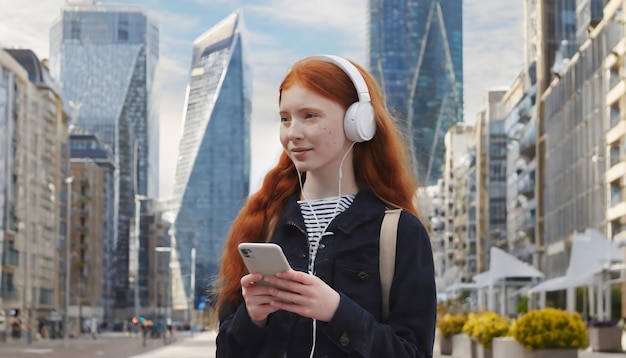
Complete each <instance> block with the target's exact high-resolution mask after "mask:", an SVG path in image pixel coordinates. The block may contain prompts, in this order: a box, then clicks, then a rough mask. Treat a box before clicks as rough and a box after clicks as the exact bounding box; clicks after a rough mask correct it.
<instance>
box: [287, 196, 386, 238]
mask: <svg viewBox="0 0 626 358" xmlns="http://www.w3.org/2000/svg"><path fill="white" fill-rule="evenodd" d="M299 196H300V193H299V192H297V193H295V194H294V195H292V196H291V197H290V198H289V200H288V201H287V204H286V205H285V209H284V211H283V215H282V218H281V220H280V221H279V225H280V226H283V225H295V226H297V227H298V228H300V229H301V230H303V231H304V230H305V228H306V226H305V224H304V219H303V218H302V213H301V211H300V205H299V204H298V198H299ZM384 211H385V204H384V203H383V202H382V201H381V200H380V199H378V197H376V196H375V195H374V194H373V193H372V192H371V191H369V190H367V189H361V190H359V192H358V193H357V194H356V197H355V198H354V202H352V205H350V207H348V209H346V211H344V212H343V213H340V214H339V215H337V217H336V218H335V219H334V220H333V221H332V222H331V223H330V226H329V227H328V230H329V231H332V230H334V229H339V230H342V231H344V232H346V233H350V232H352V230H354V228H355V227H358V226H359V225H362V224H363V223H366V222H368V221H371V220H374V219H375V218H377V217H380V215H381V214H382V213H383V212H384Z"/></svg>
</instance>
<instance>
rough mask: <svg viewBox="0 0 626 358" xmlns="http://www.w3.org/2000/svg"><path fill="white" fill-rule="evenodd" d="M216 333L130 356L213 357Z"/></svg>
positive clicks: (201, 333) (150, 357) (169, 357)
mask: <svg viewBox="0 0 626 358" xmlns="http://www.w3.org/2000/svg"><path fill="white" fill-rule="evenodd" d="M216 334H217V332H215V331H210V332H199V333H195V334H194V337H193V338H191V337H186V338H181V339H179V340H178V342H176V343H175V344H172V345H168V346H165V347H161V348H159V349H155V350H153V351H151V352H146V353H143V354H139V355H136V356H133V357H130V358H176V357H180V358H215V337H216ZM3 358H4V357H3Z"/></svg>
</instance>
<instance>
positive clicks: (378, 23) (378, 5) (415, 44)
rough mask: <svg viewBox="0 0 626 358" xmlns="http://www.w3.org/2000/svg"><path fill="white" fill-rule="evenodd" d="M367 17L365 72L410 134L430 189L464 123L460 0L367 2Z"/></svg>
mask: <svg viewBox="0 0 626 358" xmlns="http://www.w3.org/2000/svg"><path fill="white" fill-rule="evenodd" d="M369 13H370V39H369V51H370V53H369V67H370V70H371V72H372V73H373V74H374V77H376V79H377V80H378V82H379V84H380V86H381V87H382V88H383V90H384V92H385V95H386V97H387V105H388V106H389V108H390V109H391V110H392V111H393V112H394V113H395V115H396V116H397V117H398V118H399V119H400V121H401V122H402V123H404V125H405V129H406V133H410V134H411V138H410V139H411V141H410V146H411V154H412V156H413V160H414V162H416V167H417V173H416V177H417V179H418V181H419V183H420V184H422V185H427V184H428V185H434V184H436V183H437V179H439V178H441V176H442V168H443V159H444V157H445V155H444V152H445V147H444V141H443V138H444V135H445V133H446V131H447V130H448V128H450V126H452V125H453V124H455V123H458V122H461V121H462V120H463V11H462V0H445V1H441V0H393V1H392V0H370V12H369Z"/></svg>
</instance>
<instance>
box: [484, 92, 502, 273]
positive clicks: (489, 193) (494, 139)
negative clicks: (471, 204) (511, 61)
mask: <svg viewBox="0 0 626 358" xmlns="http://www.w3.org/2000/svg"><path fill="white" fill-rule="evenodd" d="M505 93H506V91H504V90H491V91H488V92H487V96H486V103H485V109H484V110H483V111H481V112H480V113H479V114H478V117H477V119H476V190H477V193H476V195H477V206H478V207H477V217H476V233H477V243H476V251H477V256H478V257H477V271H478V272H484V271H485V270H488V269H489V267H488V263H489V251H490V249H491V247H492V246H496V247H499V248H503V247H505V246H506V144H507V139H506V135H505V134H504V121H503V116H502V110H501V100H502V98H503V96H504V94H505Z"/></svg>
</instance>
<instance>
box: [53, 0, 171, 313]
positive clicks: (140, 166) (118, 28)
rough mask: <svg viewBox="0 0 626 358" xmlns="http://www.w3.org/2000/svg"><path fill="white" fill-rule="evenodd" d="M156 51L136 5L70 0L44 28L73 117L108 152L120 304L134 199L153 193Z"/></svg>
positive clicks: (155, 34)
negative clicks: (112, 170)
mask: <svg viewBox="0 0 626 358" xmlns="http://www.w3.org/2000/svg"><path fill="white" fill-rule="evenodd" d="M158 58H159V30H158V27H157V25H156V23H155V22H154V21H153V20H152V19H151V18H150V17H149V16H148V14H147V13H146V12H145V11H144V10H142V9H141V8H139V7H131V6H112V5H101V4H95V1H80V2H78V1H76V2H73V1H69V2H68V3H67V4H66V6H65V7H64V8H63V10H62V12H61V17H60V18H59V19H58V20H57V21H56V22H55V23H54V24H53V25H52V28H51V33H50V69H51V72H52V75H53V76H54V77H55V78H57V79H58V80H59V81H60V83H61V86H62V91H63V98H64V100H65V101H67V103H68V104H69V105H70V106H71V107H72V108H73V113H71V115H72V117H73V121H74V123H73V124H74V125H76V126H79V127H81V128H83V129H85V130H86V131H87V132H89V133H92V134H95V135H97V136H98V138H99V139H100V140H101V142H102V144H103V145H106V146H107V147H109V148H111V150H112V152H113V158H114V164H115V170H116V173H115V174H116V178H115V190H116V207H117V209H116V213H117V217H116V219H115V220H116V222H117V223H116V224H115V225H116V227H117V232H116V239H115V240H114V242H115V243H116V248H115V249H116V254H115V257H116V260H117V261H116V263H115V267H116V270H117V271H116V273H115V283H114V285H115V291H116V294H115V295H116V297H115V298H116V306H117V307H119V308H122V307H126V306H128V305H132V302H133V301H132V300H133V294H132V293H130V294H129V291H130V290H129V269H128V267H129V245H128V243H129V236H130V235H129V227H130V221H131V219H132V218H133V216H134V200H133V199H134V197H135V194H139V195H148V196H151V197H155V196H157V194H158V174H159V170H158V152H159V147H158V140H159V134H158V133H159V116H158V113H159V112H158V103H157V101H156V90H157V88H158V85H157V83H156V81H155V78H156V77H155V73H156V68H157V62H158ZM135 167H136V170H135Z"/></svg>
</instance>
